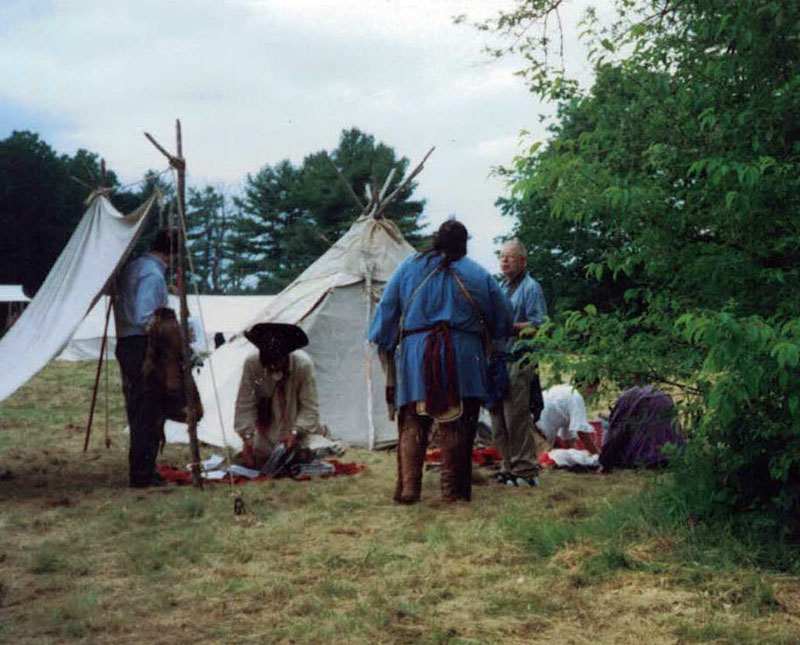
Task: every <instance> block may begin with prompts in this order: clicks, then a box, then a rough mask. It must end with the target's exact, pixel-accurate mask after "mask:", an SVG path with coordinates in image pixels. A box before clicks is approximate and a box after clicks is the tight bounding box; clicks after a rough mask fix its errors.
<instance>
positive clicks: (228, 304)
mask: <svg viewBox="0 0 800 645" xmlns="http://www.w3.org/2000/svg"><path fill="white" fill-rule="evenodd" d="M273 298H274V296H208V295H201V296H192V295H189V296H187V302H188V305H189V316H190V318H189V321H190V324H192V326H193V328H194V330H195V337H196V338H197V340H196V342H195V343H193V344H192V346H193V347H194V349H195V351H198V352H204V351H210V350H212V349H213V348H214V334H216V333H217V332H221V333H222V334H224V335H225V338H226V339H228V338H230V337H231V336H233V335H234V334H236V333H238V332H240V331H241V330H242V329H244V327H245V325H246V324H247V323H248V321H250V320H251V319H253V318H254V317H255V316H256V315H258V313H259V312H261V311H263V310H264V309H265V308H266V307H267V305H268V304H269V302H270V301H271V300H272V299H273ZM170 307H172V308H173V309H174V310H175V311H176V312H177V311H179V310H180V306H179V302H178V298H177V296H170ZM107 309H108V296H103V297H102V298H100V299H99V300H98V301H97V303H96V304H95V306H94V307H92V309H91V310H90V311H89V313H88V314H86V317H85V318H84V319H83V321H82V322H81V324H80V326H79V327H78V329H76V330H75V333H74V334H73V335H72V338H70V340H69V343H67V346H66V347H65V348H64V351H62V352H61V354H59V356H58V360H61V361H84V360H97V359H99V358H100V347H101V346H102V342H103V329H104V328H105V322H106V310H107ZM201 311H202V319H201V315H200V314H201ZM201 320H202V323H204V325H201ZM203 327H204V328H205V337H203V335H202V329H203ZM116 329H117V328H116V325H115V324H114V312H113V311H112V312H111V319H110V320H109V325H108V341H107V343H108V355H109V356H114V349H115V347H116V343H117V339H116V336H115V334H116Z"/></svg>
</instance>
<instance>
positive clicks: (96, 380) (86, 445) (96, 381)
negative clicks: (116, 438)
mask: <svg viewBox="0 0 800 645" xmlns="http://www.w3.org/2000/svg"><path fill="white" fill-rule="evenodd" d="M110 318H111V298H109V299H108V309H106V323H105V326H104V327H103V340H102V342H101V343H100V359H99V360H98V361H97V372H95V375H94V389H93V390H92V405H91V406H90V407H89V421H88V423H87V424H86V436H85V437H84V439H83V452H86V450H87V449H88V448H89V436H90V435H91V434H92V420H93V419H94V408H95V405H96V404H97V390H98V387H99V386H100V371H101V369H102V367H103V356H104V355H105V351H106V343H107V342H108V321H109V319H110Z"/></svg>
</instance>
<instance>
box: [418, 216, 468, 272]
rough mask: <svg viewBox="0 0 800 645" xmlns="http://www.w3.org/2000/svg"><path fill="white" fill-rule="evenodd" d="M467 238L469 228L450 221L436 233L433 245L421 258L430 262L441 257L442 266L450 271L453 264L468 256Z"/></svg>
mask: <svg viewBox="0 0 800 645" xmlns="http://www.w3.org/2000/svg"><path fill="white" fill-rule="evenodd" d="M467 238H469V233H468V232H467V227H466V226H464V225H463V224H462V223H461V222H459V221H457V220H455V219H449V220H447V221H445V222H444V223H443V224H442V225H441V226H440V227H439V230H438V231H436V233H434V235H433V245H432V246H431V248H429V249H428V250H427V251H423V252H422V253H421V254H420V258H424V259H425V261H426V262H429V261H430V260H431V259H432V258H434V257H436V256H437V255H438V256H441V258H442V266H443V268H444V269H445V270H448V269H449V268H450V265H451V264H452V263H453V262H456V261H458V260H460V259H461V258H463V257H464V256H465V255H466V254H467Z"/></svg>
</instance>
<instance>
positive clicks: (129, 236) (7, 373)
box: [0, 195, 155, 401]
mask: <svg viewBox="0 0 800 645" xmlns="http://www.w3.org/2000/svg"><path fill="white" fill-rule="evenodd" d="M154 199H155V197H152V198H150V199H149V200H148V201H147V202H146V203H145V204H143V205H142V206H141V207H140V208H138V209H137V210H136V211H134V212H133V213H131V214H129V215H121V214H120V213H119V212H118V211H117V210H116V209H115V208H114V207H113V206H112V205H111V202H109V201H108V199H106V198H105V197H104V196H103V195H95V196H93V197H92V199H91V201H90V203H89V207H88V208H87V210H86V212H85V213H84V215H83V217H82V218H81V221H80V223H79V224H78V226H77V228H76V229H75V232H74V233H73V234H72V237H71V238H70V240H69V242H68V243H67V245H66V246H65V247H64V250H63V251H62V252H61V255H59V256H58V259H57V260H56V262H55V264H54V265H53V267H52V269H50V273H48V274H47V278H45V281H44V283H43V284H42V286H41V287H40V288H39V291H38V292H37V293H36V296H35V297H34V298H33V300H32V301H31V302H30V304H29V305H28V307H27V308H26V309H25V311H24V312H23V313H22V315H21V316H20V318H19V320H18V321H17V322H16V324H15V325H14V326H13V327H12V328H11V329H9V330H8V332H7V333H6V334H5V336H3V338H2V340H0V365H2V366H3V370H2V373H0V401H2V400H3V399H5V398H6V397H8V396H10V395H11V394H13V393H14V392H15V391H16V390H17V389H18V388H19V387H20V386H22V385H23V384H24V383H25V382H26V381H28V379H30V378H31V377H32V376H33V375H34V374H36V373H37V372H38V371H39V370H40V369H42V368H43V367H44V366H45V365H47V363H48V362H49V361H50V360H51V359H52V358H53V357H54V356H56V355H57V354H58V353H59V352H60V351H61V350H62V348H63V347H64V346H65V345H66V343H67V341H68V340H69V339H70V337H71V336H72V335H73V334H74V333H75V330H76V329H77V328H78V325H80V322H81V320H83V318H84V316H85V315H86V312H87V311H89V309H90V308H91V307H92V305H93V304H94V302H95V301H96V300H97V298H98V296H99V295H100V292H101V291H102V289H103V287H104V286H105V284H106V282H107V281H108V279H109V278H110V277H111V275H112V274H113V273H114V270H115V269H116V268H117V267H118V266H119V264H120V263H121V262H122V261H123V260H124V259H125V256H126V255H127V253H128V251H129V250H130V249H131V247H132V246H133V244H134V242H135V241H136V238H137V236H138V234H139V231H140V230H141V225H142V222H143V221H144V220H145V219H146V216H147V213H148V212H149V211H150V208H151V206H152V205H153V201H154Z"/></svg>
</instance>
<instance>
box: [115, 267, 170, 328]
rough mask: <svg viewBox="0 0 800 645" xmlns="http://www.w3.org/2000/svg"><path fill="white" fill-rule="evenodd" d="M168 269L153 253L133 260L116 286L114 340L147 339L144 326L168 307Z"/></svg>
mask: <svg viewBox="0 0 800 645" xmlns="http://www.w3.org/2000/svg"><path fill="white" fill-rule="evenodd" d="M166 272H167V265H166V264H164V262H162V261H161V260H160V259H159V258H158V257H156V256H155V255H153V254H152V253H145V254H144V255H142V256H141V257H138V258H136V259H135V260H133V261H132V262H131V263H130V264H129V265H128V266H127V268H126V269H125V271H124V272H123V274H122V278H121V280H120V281H119V283H118V284H117V298H116V301H115V303H114V319H115V320H116V323H117V336H118V337H119V338H125V337H127V336H146V335H147V324H148V323H149V322H150V319H151V318H152V317H153V313H154V312H155V310H156V309H158V308H159V307H166V306H167V305H168V304H169V300H168V297H169V293H168V292H167V282H166V280H165V279H164V275H165V274H166Z"/></svg>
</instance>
